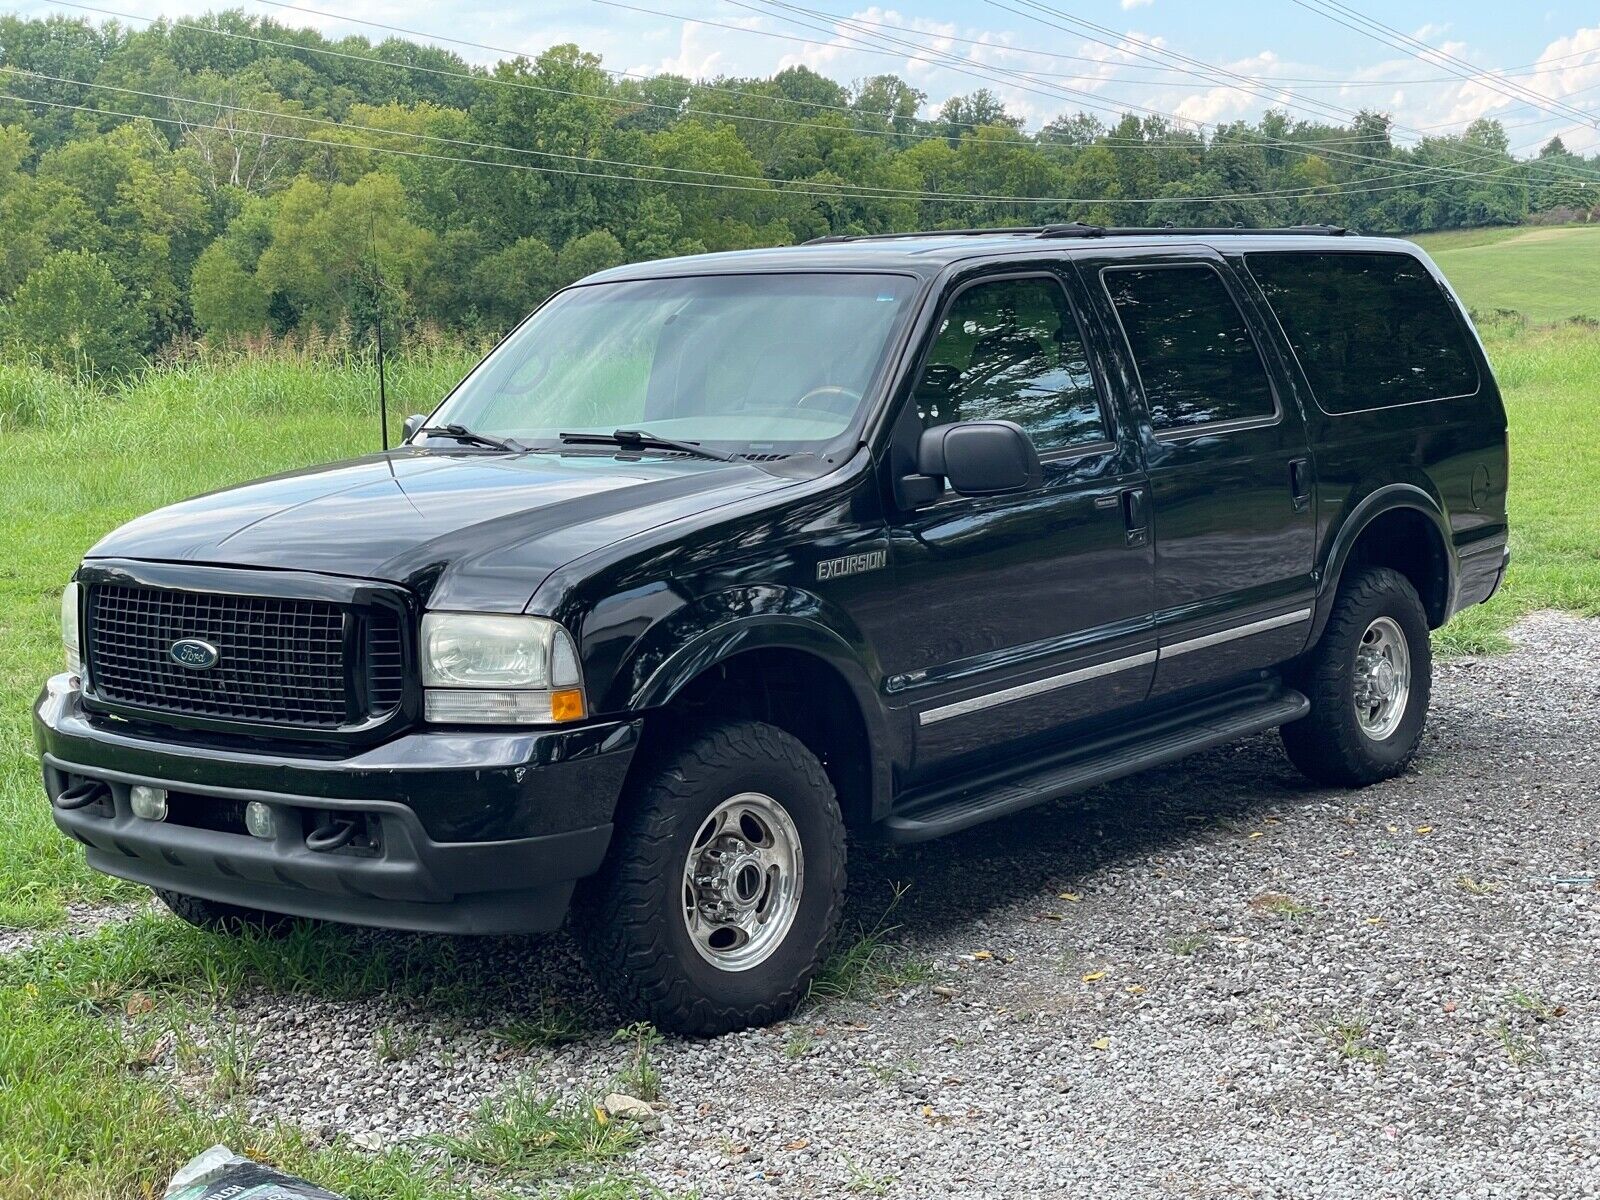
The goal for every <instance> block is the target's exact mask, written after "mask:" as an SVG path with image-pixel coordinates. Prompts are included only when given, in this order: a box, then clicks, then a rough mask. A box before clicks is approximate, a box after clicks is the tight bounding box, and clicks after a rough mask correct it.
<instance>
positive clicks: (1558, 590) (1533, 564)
mask: <svg viewBox="0 0 1600 1200" xmlns="http://www.w3.org/2000/svg"><path fill="white" fill-rule="evenodd" d="M1596 250H1597V252H1600V243H1597V245H1596ZM1485 333H1486V338H1485V341H1486V345H1487V347H1488V351H1489V358H1490V361H1491V362H1492V363H1493V364H1494V369H1495V375H1496V377H1497V378H1498V379H1499V381H1500V387H1501V389H1502V391H1503V392H1504V393H1505V397H1506V410H1507V415H1508V419H1509V421H1510V428H1511V433H1510V440H1511V498H1510V509H1511V550H1512V556H1513V558H1512V567H1511V571H1510V572H1509V573H1508V575H1507V577H1506V582H1505V585H1504V586H1503V587H1502V588H1501V591H1500V593H1499V595H1497V596H1496V597H1495V598H1494V599H1493V600H1492V601H1490V602H1489V603H1488V604H1485V605H1480V606H1478V607H1477V608H1472V609H1468V610H1467V611H1466V612H1464V613H1462V614H1461V615H1460V616H1458V617H1457V618H1456V619H1455V620H1454V621H1452V622H1450V624H1449V625H1447V626H1446V627H1445V628H1444V629H1443V630H1441V631H1440V633H1439V634H1438V635H1437V642H1436V644H1437V646H1438V647H1439V648H1440V649H1441V650H1442V651H1444V652H1445V653H1478V652H1483V651H1493V650H1497V649H1501V648H1503V647H1504V644H1505V643H1504V637H1503V631H1504V630H1505V628H1506V626H1508V625H1510V624H1511V623H1512V622H1513V621H1514V620H1516V618H1518V617H1520V616H1522V615H1523V614H1525V613H1527V612H1530V611H1532V610H1534V609H1538V608H1559V609H1566V610H1568V611H1571V612H1578V613H1583V614H1585V615H1588V616H1595V615H1600V330H1595V329H1589V328H1585V327H1581V326H1575V325H1565V326H1554V327H1548V328H1537V327H1526V326H1523V325H1521V324H1515V323H1509V322H1499V323H1494V324H1490V325H1487V326H1486V327H1485Z"/></svg>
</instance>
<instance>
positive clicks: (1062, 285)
mask: <svg viewBox="0 0 1600 1200" xmlns="http://www.w3.org/2000/svg"><path fill="white" fill-rule="evenodd" d="M1019 279H1041V280H1044V281H1045V282H1047V283H1049V284H1050V285H1052V286H1053V287H1055V289H1056V291H1057V292H1058V293H1059V294H1060V296H1061V302H1062V306H1063V307H1064V309H1065V310H1066V313H1067V315H1068V316H1069V317H1070V318H1071V319H1072V323H1073V327H1074V329H1075V331H1076V332H1077V335H1078V340H1079V342H1080V343H1081V344H1082V345H1083V351H1084V360H1085V361H1086V362H1087V364H1088V367H1089V378H1090V380H1091V382H1092V383H1093V384H1094V400H1095V406H1096V407H1097V408H1098V409H1099V410H1100V423H1101V424H1102V425H1104V426H1105V428H1106V432H1107V434H1108V435H1109V436H1107V437H1104V438H1101V439H1100V440H1099V441H1094V442H1082V443H1079V444H1078V445H1074V446H1061V447H1058V448H1057V449H1054V450H1040V451H1039V461H1040V462H1041V463H1059V462H1070V461H1072V460H1073V459H1078V458H1086V457H1088V456H1090V455H1095V454H1108V453H1111V452H1113V451H1115V450H1116V449H1117V448H1118V441H1117V438H1118V430H1119V425H1118V422H1117V420H1116V414H1115V412H1114V411H1113V408H1112V406H1111V405H1110V404H1109V403H1108V400H1107V397H1108V395H1109V393H1108V391H1107V388H1106V384H1105V381H1104V380H1103V379H1102V378H1101V372H1100V370H1099V368H1098V364H1097V363H1096V362H1095V358H1094V354H1093V352H1092V350H1091V348H1090V344H1089V338H1088V335H1087V333H1086V332H1085V321H1084V319H1083V313H1081V312H1080V311H1079V309H1078V304H1077V303H1076V302H1075V301H1074V299H1073V296H1072V289H1071V288H1069V287H1067V285H1066V282H1065V281H1064V280H1063V279H1062V278H1061V276H1060V275H1058V274H1057V273H1056V272H1054V271H1051V270H1049V269H1047V268H1044V267H1037V268H1029V269H1024V270H1013V271H996V272H994V273H992V274H981V275H974V276H973V277H971V278H970V279H966V280H964V281H962V282H961V283H960V284H958V285H957V286H956V287H955V288H954V289H953V290H952V291H950V293H949V294H948V295H946V296H945V298H944V300H943V302H942V303H941V304H940V305H939V309H938V312H937V313H935V314H934V318H933V322H932V324H931V326H930V327H929V328H930V330H931V331H932V336H931V337H930V338H929V339H928V344H927V346H926V347H924V349H923V351H922V354H921V356H920V357H919V358H918V360H917V368H916V370H915V371H914V372H912V374H911V388H910V389H909V390H908V391H907V393H906V403H907V404H909V405H912V406H915V404H916V397H915V392H916V385H917V383H918V382H920V381H921V379H922V373H923V372H924V371H925V370H927V368H928V362H929V359H930V358H931V356H932V354H933V349H934V347H935V346H936V345H937V344H938V341H939V330H940V328H941V327H942V326H943V324H944V322H945V320H946V319H947V318H948V317H949V316H950V312H951V310H952V309H954V308H955V306H956V303H957V302H958V301H959V300H960V299H961V297H962V296H964V295H966V293H968V292H969V291H971V290H972V289H973V288H977V287H983V286H985V285H986V284H992V283H1007V282H1011V281H1014V280H1019ZM1028 436H1029V440H1030V441H1031V440H1032V437H1033V435H1032V434H1031V433H1030V434H1029V435H1028Z"/></svg>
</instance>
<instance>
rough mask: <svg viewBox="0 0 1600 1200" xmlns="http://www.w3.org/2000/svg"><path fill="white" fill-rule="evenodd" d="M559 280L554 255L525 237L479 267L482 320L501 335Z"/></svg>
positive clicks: (478, 296)
mask: <svg viewBox="0 0 1600 1200" xmlns="http://www.w3.org/2000/svg"><path fill="white" fill-rule="evenodd" d="M614 240H615V239H613V241H614ZM569 248H570V247H569ZM619 252H620V247H619ZM617 261H619V262H620V261H622V259H621V258H619V259H618V260H617ZM560 278H561V271H560V269H558V268H557V266H556V255H555V251H553V250H551V249H550V247H549V246H548V245H547V244H546V243H544V242H542V241H540V240H539V239H538V238H536V237H525V238H521V239H519V240H518V241H516V242H513V243H512V244H511V245H509V246H507V247H506V248H505V249H504V250H501V251H498V252H497V253H495V254H491V255H489V257H487V258H485V259H484V260H483V261H482V262H481V263H479V264H478V269H477V271H476V273H475V275H474V277H473V282H474V284H475V291H476V299H477V302H478V305H479V307H480V308H481V310H482V312H483V314H484V318H485V319H486V320H487V321H488V322H489V324H490V327H491V328H492V329H494V330H495V331H497V332H501V333H503V332H505V331H506V330H508V329H510V328H511V327H512V326H513V325H515V324H516V323H517V322H518V321H520V320H522V318H523V317H525V316H527V315H528V313H529V312H531V311H532V310H533V307H534V306H535V305H536V304H538V303H539V302H540V301H541V300H543V299H544V298H545V297H546V296H548V295H549V294H550V293H551V292H553V291H555V289H556V288H557V287H558V286H559V280H560Z"/></svg>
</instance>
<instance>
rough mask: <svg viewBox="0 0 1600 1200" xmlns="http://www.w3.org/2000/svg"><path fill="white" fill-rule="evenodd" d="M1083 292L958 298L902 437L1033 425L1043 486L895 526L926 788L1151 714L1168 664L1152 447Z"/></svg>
mask: <svg viewBox="0 0 1600 1200" xmlns="http://www.w3.org/2000/svg"><path fill="white" fill-rule="evenodd" d="M1078 286H1079V284H1078V282H1077V280H1076V279H1075V278H1073V277H1071V276H1070V274H1066V273H1064V272H1060V271H1057V270H1056V269H1055V268H1054V264H1041V265H1040V266H1039V267H1038V268H1037V269H1029V270H1028V271H1026V272H1024V273H1016V272H1015V269H1013V271H1011V272H1008V273H1007V274H1005V275H993V274H991V275H986V276H985V275H980V276H978V277H976V278H969V279H967V280H965V281H964V282H963V283H962V284H961V285H959V286H958V287H956V288H954V289H953V295H951V296H950V297H948V298H947V299H946V301H945V309H944V311H943V314H942V316H941V318H940V319H939V321H938V322H937V323H936V325H935V333H934V334H933V336H932V337H931V340H930V343H929V345H928V346H927V347H926V348H925V350H924V354H923V360H922V363H921V366H920V369H919V371H918V373H917V376H916V382H915V386H914V388H913V389H912V390H911V392H910V394H909V395H908V396H907V397H906V398H905V399H904V401H903V403H905V404H906V405H907V406H909V407H907V408H906V409H903V410H902V412H901V421H900V423H899V429H898V432H899V434H900V435H901V436H909V437H911V438H912V439H913V440H914V438H915V436H916V435H917V434H919V433H920V432H921V430H922V429H924V428H926V427H929V426H932V425H936V424H940V423H944V422H950V421H964V420H980V419H989V420H1009V421H1015V422H1016V423H1017V424H1018V425H1020V426H1021V427H1022V428H1023V429H1024V430H1025V431H1026V432H1027V433H1028V435H1029V436H1030V437H1031V438H1032V440H1033V442H1034V445H1035V447H1036V448H1037V449H1038V451H1039V456H1040V459H1041V462H1042V465H1043V474H1044V485H1043V487H1041V488H1039V489H1037V490H1034V491H1029V492H1025V493H1022V494H1019V495H1013V496H998V497H966V496H958V495H955V494H952V493H949V492H947V493H946V494H945V495H944V496H943V498H942V499H940V500H938V501H936V502H934V503H933V504H930V505H928V506H926V507H924V508H920V509H917V510H915V511H900V512H892V513H891V514H890V517H889V522H888V524H889V537H890V561H891V562H892V563H893V565H894V571H895V575H896V588H897V592H898V594H899V595H900V596H901V597H902V598H903V601H904V603H903V607H902V608H901V610H900V611H899V612H898V613H897V614H896V615H895V619H894V620H893V622H892V623H889V624H887V625H885V626H884V627H882V628H880V629H879V630H877V631H875V633H876V636H875V637H874V641H875V642H876V643H877V645H878V650H879V654H880V658H881V661H882V664H883V669H884V672H885V675H886V676H887V687H888V690H889V699H890V702H891V704H894V705H896V706H897V707H900V708H901V710H902V712H903V713H904V715H905V716H906V718H907V719H908V720H909V721H910V723H911V725H912V728H913V741H914V745H915V761H914V764H913V766H912V771H911V775H912V778H911V779H910V780H909V781H908V782H909V783H910V784H911V786H913V787H916V786H919V785H925V784H927V783H929V782H930V781H931V780H933V779H935V778H936V777H937V778H938V779H941V780H942V779H943V778H946V777H948V776H949V775H952V774H956V773H959V772H960V771H961V770H963V769H965V768H967V767H973V768H976V767H987V766H991V765H994V764H995V763H997V762H1001V761H1003V760H1005V759H1006V758H1008V755H1007V754H1006V752H1007V751H1013V752H1014V751H1017V750H1021V749H1024V748H1025V746H1026V743H1028V742H1030V741H1037V742H1045V741H1049V740H1050V739H1051V738H1052V737H1054V736H1056V735H1057V734H1059V731H1060V730H1061V729H1062V727H1063V726H1066V725H1069V724H1071V723H1072V722H1074V721H1077V720H1079V719H1081V718H1084V717H1087V716H1090V715H1094V714H1099V713H1101V712H1104V711H1105V710H1107V709H1111V708H1118V707H1122V706H1124V705H1128V704H1134V703H1138V702H1139V701H1141V700H1143V699H1144V697H1145V695H1146V693H1147V692H1148V690H1149V686H1150V681H1151V676H1152V671H1153V666H1154V663H1155V636H1154V630H1153V622H1152V615H1151V613H1152V604H1153V601H1152V572H1153V563H1154V558H1153V553H1152V548H1151V537H1150V531H1149V523H1148V503H1147V501H1148V491H1147V484H1146V481H1145V477H1144V472H1143V470H1142V468H1141V466H1140V462H1139V445H1138V439H1137V433H1136V430H1135V429H1134V427H1133V426H1132V424H1131V422H1130V421H1129V420H1128V419H1127V418H1126V417H1125V416H1124V415H1123V414H1122V413H1120V412H1119V411H1117V409H1116V407H1115V405H1114V404H1112V403H1111V402H1110V399H1109V396H1108V394H1107V393H1106V391H1105V390H1104V388H1103V387H1102V386H1101V385H1100V383H1099V375H1100V370H1099V366H1100V363H1101V360H1102V356H1103V352H1104V348H1103V346H1101V345H1098V344H1096V343H1095V342H1092V341H1086V339H1085V337H1084V324H1085V323H1083V322H1081V321H1080V320H1079V316H1078V312H1079V306H1080V304H1081V296H1079V295H1078V294H1077V292H1076V290H1075V289H1076V288H1078Z"/></svg>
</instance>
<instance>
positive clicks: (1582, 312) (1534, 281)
mask: <svg viewBox="0 0 1600 1200" xmlns="http://www.w3.org/2000/svg"><path fill="white" fill-rule="evenodd" d="M1416 241H1417V243H1418V244H1419V245H1421V246H1422V247H1423V249H1425V250H1426V251H1427V252H1428V253H1429V254H1430V255H1432V256H1433V260H1434V261H1435V262H1437V263H1438V264H1439V267H1440V269H1441V270H1443V271H1444V273H1445V275H1446V276H1448V277H1449V279H1450V282H1451V283H1452V284H1453V285H1454V286H1455V289H1456V291H1457V292H1459V293H1460V294H1461V298H1462V299H1463V300H1465V301H1466V303H1467V306H1468V307H1469V308H1471V309H1472V310H1473V311H1474V312H1477V313H1480V314H1486V313H1488V312H1490V311H1491V310H1493V309H1497V308H1509V309H1515V310H1516V311H1517V312H1520V313H1522V314H1523V315H1524V316H1526V317H1527V318H1528V319H1529V320H1530V321H1534V322H1541V323H1542V322H1550V321H1562V320H1565V319H1566V318H1568V317H1575V316H1585V317H1594V318H1596V319H1600V225H1587V226H1577V225H1565V226H1551V227H1548V228H1540V227H1519V228H1511V229H1457V230H1451V231H1450V232H1447V233H1433V234H1423V235H1422V236H1420V237H1418V238H1417V239H1416Z"/></svg>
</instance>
